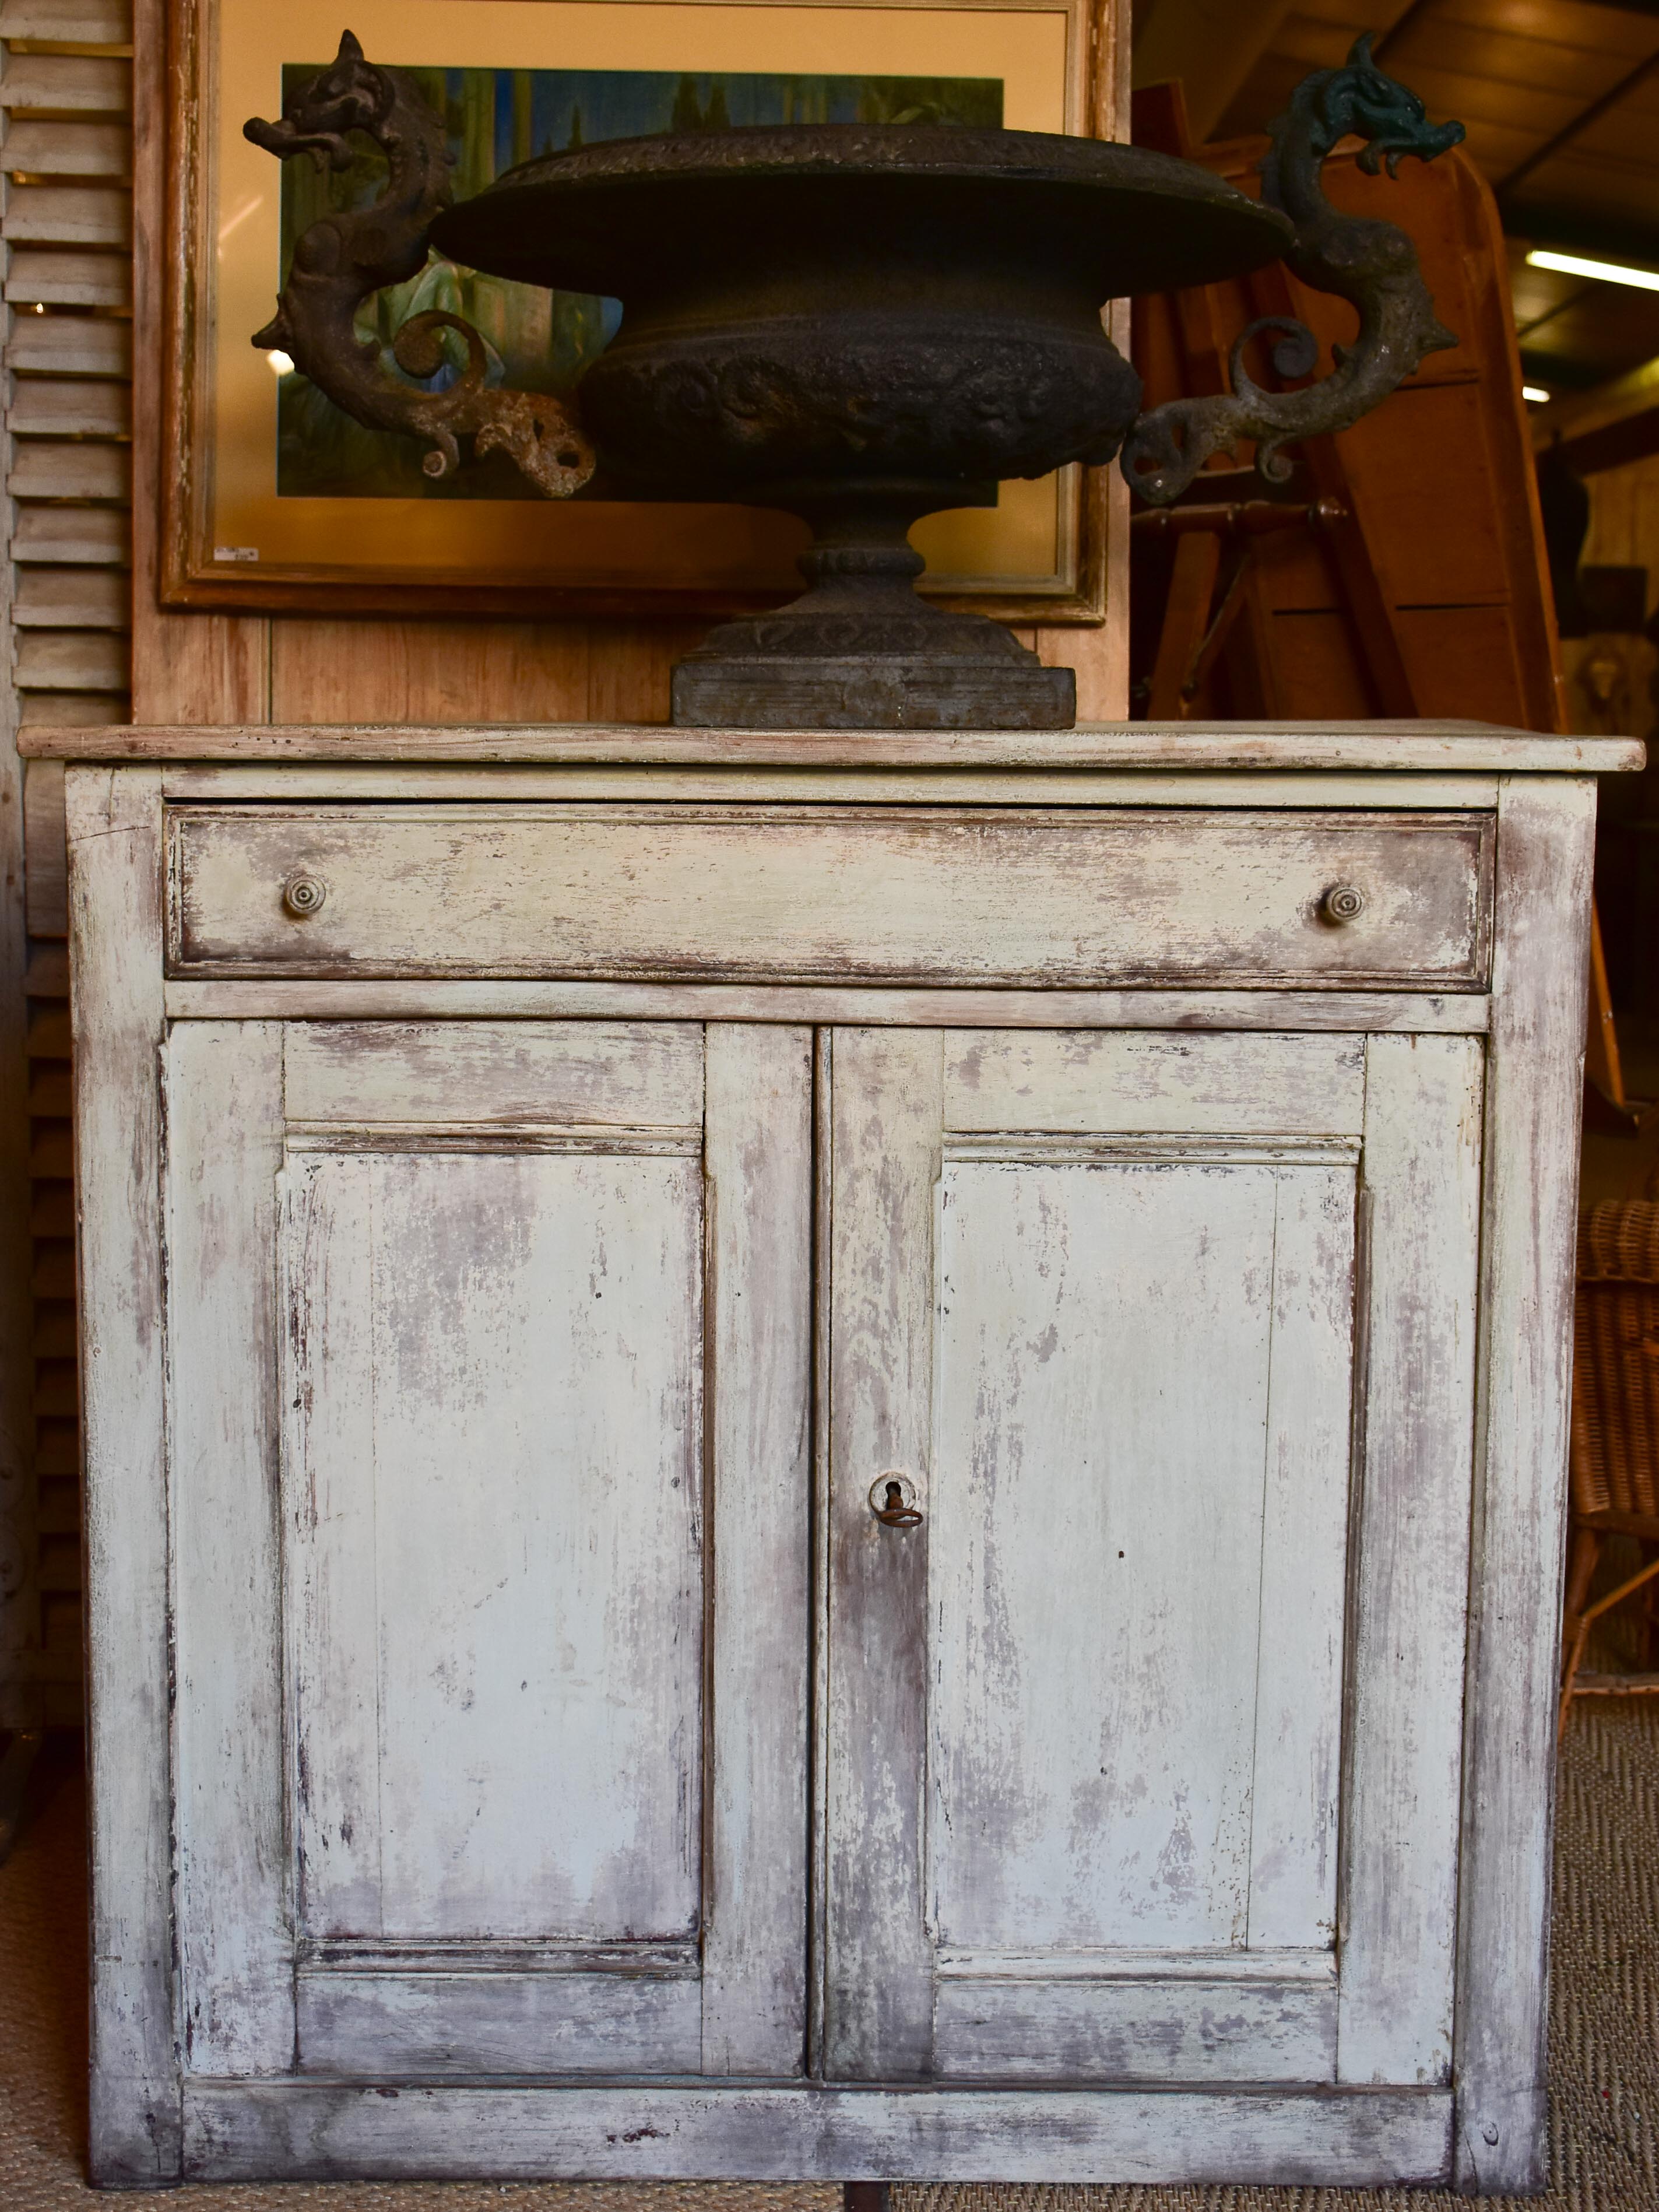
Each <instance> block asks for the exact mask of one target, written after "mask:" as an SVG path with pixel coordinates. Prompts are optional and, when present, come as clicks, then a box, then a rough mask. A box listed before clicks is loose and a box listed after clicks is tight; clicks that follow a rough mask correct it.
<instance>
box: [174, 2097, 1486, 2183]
mask: <svg viewBox="0 0 1659 2212" xmlns="http://www.w3.org/2000/svg"><path fill="white" fill-rule="evenodd" d="M184 2094H185V2160H184V2179H188V2180H201V2181H265V2180H292V2181H302V2180H303V2181H348V2180H370V2179H410V2180H432V2181H439V2180H465V2179H494V2180H502V2181H511V2180H551V2179H560V2180H617V2179H630V2180H641V2181H671V2180H711V2181H712V2180H744V2181H808V2180H812V2181H830V2182H836V2181H839V2182H842V2183H843V2184H844V2183H845V2180H846V2177H847V2176H848V2174H849V2173H852V2174H864V2175H880V2176H881V2177H882V2178H883V2181H888V2180H892V2181H899V2180H907V2181H908V2180H916V2181H1049V2182H1062V2181H1097V2182H1107V2181H1120V2182H1131V2181H1138V2182H1192V2183H1200V2182H1209V2183H1226V2182H1236V2183H1241V2184H1243V2183H1254V2184H1256V2185H1269V2184H1277V2185H1281V2186H1286V2187H1297V2188H1321V2187H1326V2188H1330V2187H1344V2186H1346V2187H1350V2188H1355V2187H1367V2188H1372V2187H1383V2186H1386V2185H1390V2184H1392V2185H1398V2186H1407V2185H1416V2186H1419V2187H1425V2188H1432V2187H1435V2186H1437V2185H1443V2184H1444V2183H1445V2182H1446V2181H1447V2180H1448V2179H1449V2177H1450V2172H1451V2156H1452V2101H1453V2100H1452V2093H1451V2092H1450V2091H1449V2090H1446V2089H1352V2090H1344V2089H1329V2088H1326V2089H1311V2090H1293V2089H1292V2090H1277V2089H1225V2090H1221V2089H1218V2090H1202V2089H1132V2088H1124V2089H1112V2090H1051V2089H1018V2090H1013V2089H1006V2090H1005V2089H973V2090H950V2089H925V2088H903V2089H878V2088H870V2089H862V2088H860V2089H840V2088H826V2087H817V2086H814V2085H811V2084H807V2083H797V2084H785V2085H780V2086H767V2085H760V2084H757V2085H756V2086H755V2087H744V2086H742V2085H740V2084H733V2085H732V2086H730V2087H713V2086H710V2087H681V2086H676V2087H660V2088H659V2087H616V2088H610V2087H607V2088H580V2087H569V2088H554V2087H540V2086H532V2085H529V2084H525V2083H501V2084H498V2085H496V2086H493V2087H477V2086H473V2085H471V2084H466V2085H459V2084H456V2085H450V2084H444V2083H438V2082H433V2081H426V2082H422V2083H410V2082H400V2083H398V2084H395V2085H393V2084H391V2083H387V2082H356V2081H354V2082H341V2081H303V2080H289V2081H228V2080H218V2079H208V2078H205V2077H203V2076H200V2075H197V2076H195V2077H193V2078H191V2079H189V2080H187V2081H185V2093H184ZM881 2185H882V2183H879V2182H878V2183H876V2184H875V2186H876V2187H880V2186H881Z"/></svg>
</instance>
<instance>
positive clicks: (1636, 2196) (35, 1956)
mask: <svg viewBox="0 0 1659 2212" xmlns="http://www.w3.org/2000/svg"><path fill="white" fill-rule="evenodd" d="M84 1817H85V1814H84V1801H83V1796H82V1790H81V1786H80V1781H79V1778H78V1776H77V1775H76V1773H75V1771H73V1769H72V1768H71V1767H70V1766H69V1765H67V1763H66V1762H64V1761H63V1760H62V1759H60V1760H59V1761H58V1765H56V1766H55V1767H54V1768H52V1770H51V1771H48V1772H47V1773H46V1776H45V1778H44V1783H43V1786H42V1787H41V1789H40V1791H39V1792H38V1795H37V1802H36V1807H35V1809H34V1811H33V1815H32V1818H31V1820H30V1823H29V1825H28V1826H27V1828H26V1830H25V1832H24V1833H23V1835H22V1837H21V1839H20V1841H19V1843H18V1845H17V1849H16V1850H15V1853H14V1855H13V1857H12V1859H11V1861H10V1863H9V1864H8V1865H7V1866H6V1867H4V1868H3V1869H0V2212H63V2208H64V2207H68V2206H75V2207H77V2208H81V2212H91V2207H92V2205H93V2203H94V2202H96V2203H101V2205H102V2207H103V2208H104V2212H112V2206H114V2205H117V2204H119V2203H121V2202H122V2201H123V2200H122V2199H121V2198H119V2197H113V2198H112V2197H109V2196H106V2195H103V2194H102V2193H101V2192H100V2193H99V2194H98V2195H97V2196H96V2197H94V2191H91V2190H89V2189H88V2186H87V2185H86V2182H85V2179H84V2178H83V2174H82V2139H83V2136H84V2131H85V2125H86V2106H85V2092H84V2088H83V2081H84V2076H85V2069H86V2005H85V2000H84V1996H83V1990H84V1987H85V1980H86V1956H87V1950H86V1889H85V1881H84V1875H83V1871H82V1863H83V1858H84V1851H85V1831H84ZM1555 1889H1556V1920H1555V1970H1554V1977H1553V2005H1552V2027H1551V2038H1550V2043H1551V2064H1552V2068H1553V2097H1552V2106H1551V2127H1550V2148H1551V2159H1552V2175H1551V2184H1550V2188H1549V2191H1548V2193H1547V2195H1546V2196H1544V2197H1529V2198H1501V2199H1488V2200H1487V2201H1488V2202H1489V2203H1494V2204H1502V2205H1513V2206H1514V2207H1516V2212H1519V2208H1520V2207H1521V2206H1522V2204H1526V2205H1530V2206H1532V2207H1533V2208H1534V2212H1568V2208H1571V2212H1659V1699H1620V1700H1617V1701H1609V1700H1607V1699H1595V1700H1589V1701H1587V1702H1586V1703H1585V1704H1584V1705H1580V1706H1579V1707H1578V1708H1577V1711H1576V1712H1575V1715H1574V1718H1573V1723H1572V1728H1571V1736H1570V1739H1569V1741H1568V1744H1567V1747H1566V1751H1565V1757H1564V1761H1563V1769H1562V1790H1561V1808H1560V1820H1559V1830H1558V1836H1557V1852H1556V1883H1555ZM894 2200H895V2201H894V2212H1431V2208H1437V2212H1451V2205H1452V2203H1454V2202H1455V2200H1453V2199H1449V2198H1448V2197H1444V2196H1440V2195H1437V2194H1435V2193H1433V2192H1425V2191H1415V2190H1379V2191H1370V2190H1336V2189H1284V2190H1276V2189H1218V2188H1195V2189H1135V2188H1087V2189H1085V2188H1041V2187H1032V2186H1019V2187H1008V2186H1002V2185H958V2186H951V2187H938V2188H933V2187H928V2188H923V2187H910V2186H907V2187H904V2188H901V2189H897V2190H896V2191H894ZM127 2201H130V2202H131V2203H134V2204H135V2206H136V2205H137V2204H139V2203H143V2202H146V2201H150V2202H153V2201H154V2200H153V2199H152V2200H145V2199H141V2198H133V2199H131V2200H127ZM173 2202H174V2203H177V2204H178V2206H179V2212H310V2208H313V2207H315V2208H317V2212H839V2205H840V2191H838V2190H836V2189H832V2188H825V2187H821V2186H818V2185H810V2186H802V2187H798V2188H777V2187H757V2186H753V2185H746V2184H738V2183H732V2182H718V2183H663V2184H657V2185H637V2184H631V2185H624V2184H620V2183H584V2184H576V2183H565V2182H546V2183H507V2184H500V2183H495V2182H444V2183H439V2182H421V2183H362V2182H349V2183H338V2184H332V2185H326V2186H324V2185H313V2184H308V2183H287V2184H273V2185H238V2186H234V2187H212V2188H194V2189H191V2190H189V2191H185V2193H184V2194H183V2195H182V2196H180V2197H175V2198H174V2199H173Z"/></svg>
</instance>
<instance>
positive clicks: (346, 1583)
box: [63, 726, 1633, 2189]
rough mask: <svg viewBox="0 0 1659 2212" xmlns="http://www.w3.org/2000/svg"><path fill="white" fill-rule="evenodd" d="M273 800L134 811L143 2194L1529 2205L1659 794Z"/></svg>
mask: <svg viewBox="0 0 1659 2212" xmlns="http://www.w3.org/2000/svg"><path fill="white" fill-rule="evenodd" d="M272 737H273V733H271V732H257V733H255V732H248V733H239V732H132V731H123V732H112V733H108V734H107V735H105V736H101V737H100V736H99V735H96V734H94V735H91V736H88V734H87V733H85V732H68V733H65V735H64V740H63V742H64V746H65V749H66V750H71V751H72V752H74V753H76V755H77V756H79V764H77V765H76V766H74V767H72V768H71V770H70V780H69V790H70V825H71V834H72V852H73V896H74V914H75V933H76V934H75V945H74V957H75V962H76V969H75V981H76V1050H77V1069H78V1073H77V1114H78V1140H79V1146H80V1152H79V1160H80V1174H81V1179H82V1262H83V1270H84V1275H83V1279H84V1282H85V1285H86V1310H87V1325H86V1344H85V1372H86V1413H87V1436H88V1543H89V1560H90V1571H91V1583H90V1588H91V1594H92V1620H91V1650H92V1674H93V1700H94V1701H93V1722H92V1746H93V1772H94V1793H95V1809H96V1835H95V1840H94V1879H95V1888H96V1903H95V1916H96V1927H97V1938H96V1955H95V1963H94V2107H93V2110H94V2122H93V2130H94V2142H93V2157H94V2172H95V2174H96V2176H97V2178H98V2179H101V2180H105V2181H108V2182H117V2183H120V2182H125V2183H129V2184H144V2183H148V2184H151V2185H155V2184H162V2183H166V2182H167V2181H171V2180H173V2179H179V2178H186V2179H190V2178H213V2179H235V2178H246V2177H251V2176H264V2175H280V2176H291V2177H313V2178H315V2177H325V2176H332V2177H352V2176H359V2177H367V2176H372V2175H378V2174H388V2173H409V2174H416V2175H420V2174H424V2175H444V2174H465V2173H472V2174H499V2175H502V2176H509V2177H524V2176H534V2175H574V2176H623V2175H633V2176H641V2177H663V2176H670V2175H688V2176H698V2175H702V2176H719V2175H737V2176H743V2175H749V2176H755V2177H757V2178H766V2177H776V2178H791V2177H818V2178H829V2179H845V2180H851V2179H862V2178H870V2179H889V2178H900V2177H905V2176H915V2177H920V2178H930V2177H931V2178H939V2179H952V2178H955V2179H997V2178H1006V2179H1056V2180H1079V2179H1132V2180H1133V2179H1193V2180H1206V2179H1240V2180H1254V2181H1279V2182H1294V2183H1303V2184H1322V2183H1344V2182H1347V2183H1356V2182H1364V2181H1376V2182H1382V2181H1401V2182H1407V2181H1415V2182H1432V2181H1437V2180H1445V2179H1455V2180H1457V2181H1458V2182H1459V2183H1460V2184H1461V2185H1462V2186H1464V2187H1466V2188H1486V2189H1490V2188H1498V2187H1502V2188H1515V2187H1524V2186H1527V2185H1531V2184H1534V2183H1535V2182H1536V2180H1537V2179H1538V2178H1539V2174H1540V2171H1541V2156H1542V2116H1543V2076H1542V2057H1541V2051H1542V2021H1543V1992H1544V1976H1545V1962H1546V1927H1545V1920H1544V1905H1543V1898H1544V1895H1545V1876H1546V1873H1547V1849H1548V1832H1549V1818H1550V1796H1549V1778H1550V1755H1549V1754H1550V1712H1551V1709H1552V1699H1551V1686H1552V1678H1553V1664H1554V1642H1553V1638H1554V1618H1555V1614H1554V1608H1555V1578H1556V1573H1557V1561H1558V1554H1559V1538H1560V1523H1561V1490H1562V1476H1563V1468H1564V1460H1565V1410H1564V1409H1565V1384H1564V1372H1565V1370H1564V1362H1565V1346H1566V1322H1567V1316H1568V1300H1569V1290H1570V1285H1569V1279H1568V1273H1569V1264H1570V1257H1571V1219H1572V1205H1573V1194H1574V1168H1575V1162H1574V1146H1573V1133H1574V1125H1575V1117H1576V1109H1577V1083H1578V1053H1579V1046H1580V1033H1581V1030H1582V1021H1583V956H1584V941H1585V929H1586V922H1587V913H1588V906H1587V900H1588V869H1589V830H1590V824H1591V820H1592V814H1593V785H1592V784H1591V782H1590V781H1589V771H1591V770H1594V769H1612V768H1615V767H1618V766H1620V765H1626V764H1628V763H1629V761H1630V759H1631V758H1632V757H1633V752H1632V749H1631V748H1628V747H1623V746H1621V745H1620V744H1614V743H1612V742H1607V743H1604V744H1601V745H1599V746H1591V745H1582V744H1576V743H1573V742H1571V741H1563V740H1549V739H1535V738H1524V737H1520V736H1516V735H1512V734H1505V733H1501V732H1480V731H1478V730H1475V729H1474V728H1471V727H1470V726H1462V728H1459V729H1455V730H1449V731H1436V730H1433V729H1431V728H1426V727H1419V728H1413V729H1409V730H1406V731H1401V730H1399V729H1395V730H1393V731H1376V732H1370V731H1364V730H1351V731H1349V732H1337V733H1332V734H1328V735H1321V734H1318V733H1309V732H1300V733H1295V732H1286V733H1283V734H1280V735H1278V736H1274V735H1272V734H1270V733H1255V734H1244V735H1241V734H1237V733H1233V734H1228V733H1223V732H1213V733H1206V732H1194V731H1183V732H1169V733H1165V732H1147V731H1133V730H1129V731H1116V732H1109V731H1100V732H1078V733H1076V735H1075V736H1074V737H1072V738H1060V739H1045V740H1043V741H1042V744H1040V745H1039V744H1033V743H1031V742H1030V741H1026V740H1020V739H997V738H951V737H942V738H904V737H897V738H894V737H885V738H884V737H878V736H872V737H869V738H853V739H847V740H841V739H836V740H833V741H828V742H826V741H825V740H823V739H812V740H789V739H774V738H757V737H754V736H746V737H742V738H722V737H720V735H719V733H713V734H708V733H696V735H691V734H689V733H684V732H622V733H617V732H586V733H583V732H533V731H532V732H524V731H517V732H507V731H501V732H365V733H356V734H352V733H345V732H333V731H312V732H285V733H283V738H284V740H285V749H286V759H285V761H284V763H283V765H282V766H280V767H273V766H271V765H270V764H269V763H261V762H260V760H259V759H258V750H259V749H260V748H261V747H269V745H270V743H271V741H272ZM100 750H102V752H103V753H104V755H105V760H104V762H103V763H101V764H100V762H99V760H98V758H97V757H96V756H97V755H98V754H99V752H100ZM88 756H91V757H88Z"/></svg>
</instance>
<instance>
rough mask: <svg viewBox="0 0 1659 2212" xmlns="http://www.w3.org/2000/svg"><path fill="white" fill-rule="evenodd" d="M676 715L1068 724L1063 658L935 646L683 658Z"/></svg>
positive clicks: (753, 720) (858, 723)
mask: <svg viewBox="0 0 1659 2212" xmlns="http://www.w3.org/2000/svg"><path fill="white" fill-rule="evenodd" d="M673 720H674V721H675V723H676V724H677V725H678V726H680V727H682V728H689V729H697V730H708V729H727V730H1069V729H1070V728H1071V727H1072V726H1073V723H1074V722H1075V721H1076V720H1077V678H1076V677H1075V676H1073V673H1072V671H1071V670H1070V669H1069V668H1045V667H1044V666H1043V665H1042V662H1041V661H1039V660H1038V659H1036V656H1035V655H1033V656H1032V659H1031V665H1030V667H1029V668H1021V667H1019V666H1018V665H1009V664H1008V663H1007V662H1006V661H984V660H971V659H966V658H963V659H953V658H950V657H946V656H945V655H941V654H938V653H927V654H922V653H915V654H909V655H901V654H897V653H848V654H837V655H834V656H824V657H823V658H819V659H813V658H807V657H805V656H793V655H792V656H788V657H785V656H783V655H780V656H779V657H777V658H776V659H763V658H761V657H760V656H759V655H758V654H757V655H756V656H754V657H753V658H752V659H741V658H733V659H729V660H683V661H682V662H681V663H680V665H679V666H678V668H677V669H676V670H675V671H674V680H673Z"/></svg>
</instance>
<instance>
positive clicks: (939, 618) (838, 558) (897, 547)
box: [672, 485, 1077, 730]
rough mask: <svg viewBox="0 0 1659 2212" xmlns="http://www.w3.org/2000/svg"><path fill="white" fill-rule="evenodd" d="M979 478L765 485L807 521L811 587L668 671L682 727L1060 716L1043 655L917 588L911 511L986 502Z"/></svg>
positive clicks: (1056, 678)
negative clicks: (940, 482)
mask: <svg viewBox="0 0 1659 2212" xmlns="http://www.w3.org/2000/svg"><path fill="white" fill-rule="evenodd" d="M993 489H994V488H993V487H990V486H978V485H963V486H960V487H951V488H948V489H947V488H942V487H939V486H931V485H930V486H927V487H924V488H921V489H917V488H914V487H905V486H897V487H892V488H888V487H867V486H860V487H853V488H851V489H850V490H843V489H826V490H823V491H813V492H812V493H811V494H810V495H809V493H808V492H807V491H805V490H804V489H800V488H790V489H787V490H782V489H780V490H777V491H775V492H773V493H772V494H771V495H769V500H768V502H767V503H768V504H770V505H775V506H779V507H793V510H794V511H795V512H796V513H799V514H805V516H806V517H807V519H808V520H810V521H811V523H812V524H813V525H814V527H815V528H816V530H817V542H816V543H815V544H813V546H812V547H811V550H809V551H807V552H805V553H803V554H802V555H801V556H800V561H799V568H800V571H801V574H803V575H804V576H805V578H806V580H807V583H808V585H809V586H810V588H809V589H808V590H807V591H806V592H803V594H802V595H801V597H800V598H799V599H796V600H794V601H793V602H792V603H791V605H788V606H787V607H781V608H779V610H778V611H777V612H776V613H775V614H767V615H755V616H750V617H748V618H746V619H745V620H744V621H741V622H731V623H721V624H720V627H719V628H718V629H714V630H712V631H711V632H710V633H709V635H708V637H707V638H706V639H705V640H704V641H703V642H702V645H701V646H699V647H697V649H696V652H695V653H690V654H688V656H687V657H686V659H684V660H683V661H681V662H680V664H679V665H678V667H677V668H676V669H675V671H674V677H673V694H672V696H673V709H672V716H673V720H674V721H675V722H676V723H678V724H679V725H680V726H684V727H690V728H693V729H738V730H789V729H794V730H1068V729H1070V728H1071V726H1072V725H1073V722H1074V721H1075V720H1076V719H1077V678H1075V677H1074V676H1073V673H1072V671H1071V670H1070V669H1069V668H1045V667H1044V666H1043V665H1042V662H1041V661H1040V660H1039V659H1037V656H1036V653H1033V652H1031V651H1030V648H1029V647H1026V646H1024V645H1022V644H1021V643H1020V641H1019V640H1018V638H1017V637H1015V636H1014V635H1012V633H1011V632H1010V631H1009V630H1007V629H1004V628H1003V626H1002V624H1001V623H995V622H991V621H989V620H987V617H985V616H983V615H970V614H952V613H950V612H947V611H945V609H944V608H942V607H936V606H931V605H928V603H927V600H925V599H918V598H917V597H916V593H915V580H916V578H917V577H918V576H919V575H920V574H921V572H922V568H923V567H924V565H925V564H924V562H923V561H922V557H921V554H920V553H918V552H916V551H915V549H914V548H913V547H912V546H911V545H910V544H909V543H908V536H907V532H908V527H909V526H910V524H911V523H912V522H913V521H915V520H916V518H917V517H918V516H919V515H921V514H925V513H931V512H932V511H933V510H934V509H935V508H938V507H945V506H951V505H979V504H982V503H988V495H989V494H990V493H991V492H992V491H993Z"/></svg>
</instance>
